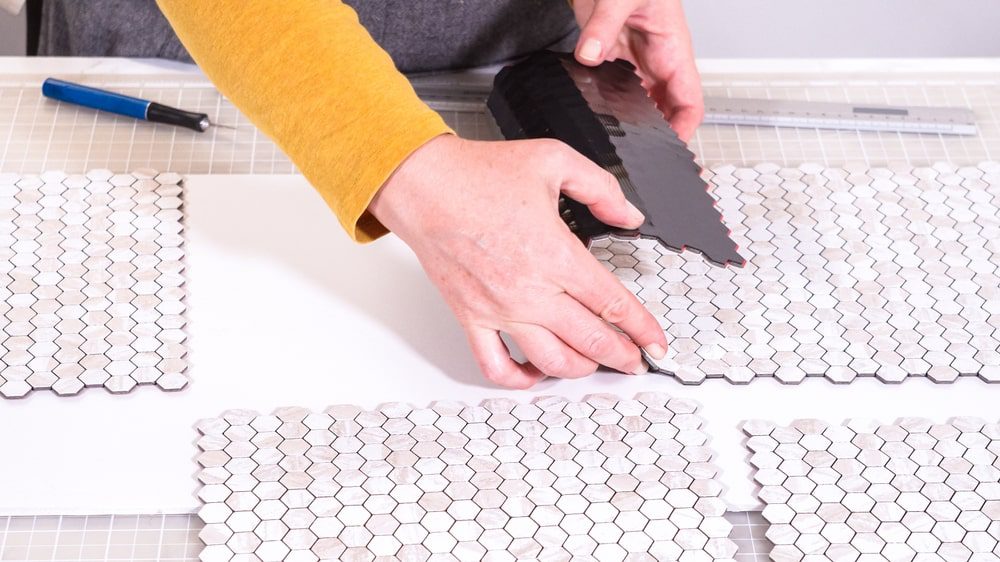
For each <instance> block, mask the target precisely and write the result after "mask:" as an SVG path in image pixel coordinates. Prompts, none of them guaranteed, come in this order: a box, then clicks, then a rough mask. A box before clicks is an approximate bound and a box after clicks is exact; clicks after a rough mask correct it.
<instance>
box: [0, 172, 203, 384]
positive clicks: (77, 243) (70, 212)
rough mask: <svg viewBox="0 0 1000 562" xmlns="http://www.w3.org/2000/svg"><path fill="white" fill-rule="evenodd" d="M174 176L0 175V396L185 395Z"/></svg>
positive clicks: (178, 215) (179, 190) (180, 243)
mask: <svg viewBox="0 0 1000 562" xmlns="http://www.w3.org/2000/svg"><path fill="white" fill-rule="evenodd" d="M181 205H182V187H181V177H180V176H178V175H177V174H169V173H164V174H156V173H155V172H144V171H139V172H134V173H130V174H113V173H111V172H109V171H106V170H95V171H92V172H89V173H87V174H86V175H65V174H62V173H58V172H47V173H44V174H41V175H13V174H4V175H0V294H2V295H3V298H2V299H0V397H5V398H16V397H22V396H25V395H27V394H28V393H29V392H31V391H35V390H43V389H44V390H51V391H53V392H55V393H57V394H60V395H68V394H76V393H78V392H80V390H82V389H83V388H85V387H96V386H103V387H104V388H106V389H107V390H109V391H111V392H128V391H129V390H131V389H132V388H134V387H135V386H136V385H138V384H155V385H156V386H158V387H160V388H162V389H164V390H176V389H180V388H183V387H184V386H185V385H186V384H187V382H188V379H187V377H186V376H185V374H184V371H185V367H186V362H185V359H184V356H185V353H186V348H185V345H184V340H185V333H184V331H183V328H184V324H185V320H184V316H183V312H184V307H185V305H184V302H183V299H184V287H183V285H184V277H183V275H182V271H183V269H184V265H183V257H184V249H183V236H182V230H183V226H182V221H181V218H182V214H181Z"/></svg>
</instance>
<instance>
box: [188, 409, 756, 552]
mask: <svg viewBox="0 0 1000 562" xmlns="http://www.w3.org/2000/svg"><path fill="white" fill-rule="evenodd" d="M702 424H703V421H702V420H701V418H700V417H698V415H697V414H696V406H695V405H694V404H693V403H691V402H688V401H684V400H677V399H672V398H670V397H668V396H665V395H662V394H656V393H643V394H639V395H637V396H636V397H635V398H634V399H621V398H618V397H615V396H610V395H592V396H588V397H586V398H584V399H583V400H582V401H578V402H571V401H568V400H566V399H563V398H556V397H543V398H538V399H536V400H534V401H533V402H531V403H530V404H527V403H518V402H514V401H511V400H507V399H494V400H487V401H485V402H483V403H482V404H481V405H479V406H468V405H465V404H461V403H454V402H435V403H432V404H431V405H430V406H428V407H426V408H414V407H411V406H409V405H404V404H398V403H395V404H386V405H383V406H381V407H379V408H378V409H376V410H370V411H365V410H362V409H359V408H356V407H353V406H334V407H331V408H329V409H327V410H325V411H324V412H311V411H309V410H304V409H299V408H284V409H279V410H277V411H275V412H274V413H273V414H272V415H260V414H258V413H256V412H251V411H229V412H226V413H224V414H223V415H222V416H221V417H220V418H217V419H210V420H204V421H202V422H200V423H199V424H198V430H199V431H200V432H201V433H202V437H201V438H200V439H199V440H198V447H199V448H200V450H201V451H200V453H199V454H198V457H197V460H198V463H199V464H200V465H201V471H200V472H199V474H198V479H199V480H200V482H201V483H202V485H203V486H202V487H201V489H200V491H199V492H198V496H199V497H200V498H201V499H202V500H203V501H204V502H205V505H204V506H203V508H202V509H201V511H200V512H199V515H200V517H201V518H202V519H203V520H204V521H205V523H206V525H205V528H204V530H203V531H202V532H201V538H202V540H203V541H204V542H205V545H206V546H205V550H204V551H203V552H202V554H201V559H202V560H203V561H204V562H215V561H228V560H241V559H248V558H247V557H248V556H249V557H250V558H252V559H255V560H256V559H260V560H288V561H290V562H291V561H303V560H319V559H323V560H373V559H376V558H377V559H379V560H401V561H409V560H421V561H422V560H476V561H478V560H484V561H498V560H524V559H536V560H537V559H541V560H601V561H610V560H626V559H628V560H679V561H682V562H689V561H700V560H705V561H710V560H732V559H733V557H734V555H735V553H736V544H735V543H734V542H733V541H731V540H730V539H729V534H730V531H731V529H732V525H731V524H730V523H729V522H728V521H727V520H726V519H725V518H724V514H725V505H724V502H723V501H722V500H721V498H720V497H719V495H720V493H721V491H722V487H721V485H720V484H719V483H718V481H717V480H715V476H716V472H717V469H716V468H715V467H714V466H713V465H712V464H711V461H712V452H711V451H710V449H709V448H708V446H707V443H708V438H707V437H706V435H705V433H704V432H703V431H702V429H701V428H702Z"/></svg>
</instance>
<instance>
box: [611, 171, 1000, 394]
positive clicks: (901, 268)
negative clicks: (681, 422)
mask: <svg viewBox="0 0 1000 562" xmlns="http://www.w3.org/2000/svg"><path fill="white" fill-rule="evenodd" d="M991 166H992V165H991ZM991 166H987V168H990V170H991V171H986V170H985V168H984V169H983V170H981V171H978V170H977V171H976V174H979V175H978V176H977V177H976V178H963V176H961V175H958V174H955V173H952V172H947V173H939V171H938V170H937V167H936V168H920V169H916V170H914V169H911V168H910V167H909V166H897V167H894V168H891V169H890V168H875V169H867V170H862V169H860V168H858V166H857V165H853V164H852V165H851V166H849V167H848V168H849V169H850V171H848V169H829V168H823V167H822V166H819V165H816V164H803V165H802V166H800V167H799V168H796V169H781V168H779V167H777V166H775V165H773V164H766V165H758V166H756V167H754V168H740V169H734V168H732V167H728V166H727V167H719V168H715V169H712V170H707V171H706V172H705V176H706V179H707V181H709V182H710V183H711V184H712V190H713V191H714V192H715V193H716V194H717V195H718V196H719V199H720V205H721V206H723V207H724V208H723V209H722V210H723V214H724V215H725V217H726V223H727V225H729V226H731V228H732V238H733V240H734V241H736V243H737V244H738V246H739V247H740V248H741V252H742V254H743V255H744V256H745V257H747V259H748V261H747V264H746V265H745V266H744V267H742V268H733V267H730V268H718V267H710V266H707V265H706V264H705V263H704V261H703V260H702V259H701V258H700V257H698V256H691V255H689V254H677V253H674V252H672V251H669V250H668V249H667V248H664V247H663V246H661V245H658V244H657V243H656V242H655V241H653V240H644V239H638V240H627V239H617V238H613V239H605V240H600V241H594V242H592V244H591V252H592V254H593V255H594V257H596V258H597V259H598V260H599V261H601V262H602V263H603V264H604V265H605V267H607V269H609V270H610V271H611V272H612V273H613V274H615V275H616V276H617V277H618V278H619V279H620V280H622V281H623V283H625V285H626V286H627V287H628V288H630V290H632V291H633V292H635V294H636V296H637V297H638V298H639V299H640V300H641V301H642V302H644V303H645V304H646V306H647V308H648V309H649V310H650V312H652V313H653V314H654V316H656V317H658V319H659V320H660V324H661V326H663V327H664V330H665V332H666V335H667V339H668V340H669V341H670V342H671V345H670V347H669V349H668V351H667V356H666V357H665V358H664V359H662V360H660V361H654V362H653V366H654V367H655V368H657V369H658V370H659V371H661V372H664V373H668V374H670V375H672V376H673V377H675V378H676V379H678V380H679V381H680V382H682V383H684V384H699V383H701V382H703V381H704V380H706V379H709V378H719V377H723V378H725V379H727V380H728V381H729V382H732V383H734V384H745V383H747V382H749V380H750V379H752V378H754V377H775V378H777V379H778V380H779V381H781V382H783V383H787V384H795V383H799V382H802V381H803V380H804V379H805V378H806V377H808V376H824V377H826V378H827V379H829V380H830V381H831V382H834V383H838V384H845V383H850V382H852V381H854V380H855V379H857V378H858V377H875V378H877V379H878V380H880V381H882V382H886V383H900V382H902V381H904V380H905V379H906V378H908V377H914V376H919V377H927V378H929V379H930V380H932V381H934V382H937V383H950V382H954V381H955V380H956V379H957V378H958V377H961V376H978V377H979V378H980V379H982V380H984V381H987V382H1000V305H998V304H997V303H1000V290H998V289H997V287H998V286H1000V246H997V244H996V243H995V240H996V237H997V228H996V217H997V216H1000V173H998V172H997V171H996V169H995V166H992V167H991ZM938 167H940V166H938ZM774 170H777V172H776V173H775V172H774ZM967 175H968V174H967Z"/></svg>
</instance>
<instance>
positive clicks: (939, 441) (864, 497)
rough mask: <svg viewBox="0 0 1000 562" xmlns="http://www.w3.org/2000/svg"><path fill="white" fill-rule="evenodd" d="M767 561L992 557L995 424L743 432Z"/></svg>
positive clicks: (749, 425)
mask: <svg viewBox="0 0 1000 562" xmlns="http://www.w3.org/2000/svg"><path fill="white" fill-rule="evenodd" d="M743 430H744V432H745V433H746V434H747V436H748V440H747V446H748V447H749V448H750V450H751V451H752V452H753V455H752V456H751V457H750V463H751V464H752V465H753V466H754V467H756V475H755V477H754V478H755V479H756V481H757V483H759V484H760V485H761V488H760V492H759V495H760V499H761V500H762V501H763V502H764V503H765V505H766V507H765V508H764V512H763V515H764V518H765V519H767V520H768V522H770V524H771V527H770V528H769V529H768V530H767V533H766V535H767V537H768V538H769V539H770V540H771V541H772V542H773V543H774V549H773V550H772V551H771V559H772V560H774V561H775V562H786V561H799V560H843V561H856V560H871V561H888V562H910V561H924V560H928V561H929V560H962V561H976V562H988V561H993V562H995V561H998V560H1000V546H998V542H997V541H998V540H1000V460H998V455H1000V424H997V423H992V422H985V421H983V420H981V419H974V418H956V419H953V420H951V421H949V422H948V423H940V424H935V423H932V422H930V421H928V420H925V419H919V418H907V419H901V420H898V421H897V422H896V423H894V424H885V425H880V424H879V423H877V422H874V421H871V420H851V421H849V422H847V423H846V424H845V425H828V424H826V423H824V422H821V421H818V420H798V421H795V422H793V423H792V424H791V425H790V426H779V425H775V424H774V423H771V422H767V421H749V422H746V423H745V424H744V426H743Z"/></svg>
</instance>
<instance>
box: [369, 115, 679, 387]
mask: <svg viewBox="0 0 1000 562" xmlns="http://www.w3.org/2000/svg"><path fill="white" fill-rule="evenodd" d="M560 192H562V193H565V194H566V195H568V196H570V197H572V198H573V199H575V200H577V201H579V202H581V203H584V204H586V205H587V206H588V208H589V209H590V211H591V212H592V213H593V214H594V216H596V217H597V218H599V219H600V220H602V221H604V222H605V223H607V224H610V225H614V226H619V227H622V228H629V229H631V228H636V227H638V226H639V225H640V224H641V223H642V221H643V216H642V214H641V213H640V212H639V211H638V210H637V209H636V208H635V207H633V206H632V205H631V204H630V203H628V201H626V199H625V197H624V195H622V191H621V187H620V186H619V184H618V182H617V180H616V179H615V178H614V176H612V175H611V174H609V173H607V172H605V171H604V170H603V169H601V168H600V167H599V166H597V165H596V164H594V163H593V162H591V161H590V160H588V159H587V158H586V157H584V156H582V155H581V154H579V153H578V152H576V151H574V150H573V149H571V148H569V147H568V146H566V145H565V144H563V143H561V142H559V141H555V140H549V139H539V140H524V141H507V142H480V141H469V140H464V139H461V138H458V137H455V136H452V135H443V136H439V137H437V138H435V139H433V140H431V141H430V142H428V143H427V144H425V145H424V146H422V147H421V148H419V149H418V150H417V151H416V152H415V153H413V154H412V155H411V156H410V157H409V158H408V159H407V160H406V161H405V162H404V163H403V164H401V165H400V166H399V168H397V169H396V172H395V173H394V174H393V175H392V177H390V178H389V180H388V181H387V182H386V183H385V185H383V187H382V189H381V190H380V191H379V193H378V194H377V195H376V197H375V199H374V200H373V201H372V203H371V205H370V206H369V207H368V209H369V211H370V212H371V213H373V214H374V215H375V217H376V218H378V219H379V220H380V221H381V222H382V224H384V225H385V226H386V227H388V228H389V229H390V230H392V231H393V232H394V233H396V235H397V236H399V237H400V238H402V239H403V241H404V242H406V243H407V244H408V245H409V246H410V248H412V249H413V251H414V253H416V255H417V257H418V258H419V260H420V263H421V265H422V266H423V268H424V270H425V271H426V272H427V275H428V276H429V277H430V279H431V281H432V282H433V283H434V284H435V285H436V286H437V287H438V289H439V290H440V291H441V293H442V295H444V298H445V300H446V301H447V302H448V304H449V306H451V309H452V310H453V311H454V313H455V316H456V317H457V318H458V321H459V322H460V323H461V325H462V327H463V328H464V330H465V333H466V336H468V339H469V344H470V345H471V347H472V352H473V354H474V355H475V356H476V359H477V361H478V363H479V366H480V368H481V369H482V371H483V373H484V374H485V375H486V377H487V378H488V379H490V380H491V381H493V382H495V383H497V384H500V385H503V386H508V387H513V388H527V387H530V386H531V385H533V384H534V383H535V382H537V381H538V380H540V379H542V378H543V377H545V376H552V377H560V378H575V377H582V376H585V375H588V374H590V373H592V372H594V371H595V370H596V368H597V366H598V365H599V364H600V365H606V366H608V367H611V368H613V369H617V370H619V371H622V372H626V373H635V374H639V373H642V372H645V371H646V366H645V365H644V363H643V360H642V357H641V354H640V352H639V348H638V347H636V344H638V345H639V346H642V347H644V348H645V349H646V351H647V353H649V354H650V355H651V356H653V357H654V358H656V359H660V358H662V357H663V355H664V354H665V353H666V345H667V341H666V337H665V336H664V334H663V330H662V329H661V328H660V326H659V324H657V322H656V320H655V319H654V318H653V316H652V315H651V314H650V313H649V312H648V311H647V310H646V309H645V308H644V307H643V306H642V304H640V303H639V301H638V299H636V297H635V296H634V295H632V293H630V292H629V291H628V290H627V289H625V287H624V286H622V284H621V283H620V282H619V281H618V280H617V279H616V278H615V276H614V275H612V274H611V273H610V272H609V271H608V270H607V269H605V268H604V267H603V266H601V264H600V263H598V262H597V260H596V259H594V257H593V256H592V255H591V254H590V252H588V251H587V249H586V248H585V247H584V246H583V244H581V243H580V241H579V240H578V239H577V238H576V237H575V236H574V235H573V234H572V233H571V232H570V230H569V228H567V227H566V225H565V223H564V222H563V221H562V219H561V218H560V217H559V210H558V198H559V193H560ZM611 325H614V326H617V327H618V328H620V329H621V330H622V331H623V332H624V333H625V334H627V335H628V336H629V337H626V336H625V335H623V334H621V333H619V332H618V331H616V330H615V329H613V328H612V326H611ZM501 333H506V334H508V335H509V336H510V337H511V338H513V340H514V342H516V343H517V345H518V346H519V347H520V348H521V350H522V351H523V352H524V354H525V356H526V357H527V359H528V363H526V364H519V363H517V362H516V361H514V360H513V359H512V358H511V357H510V352H509V350H508V349H507V347H506V345H505V344H504V342H503V340H501V339H500V334H501ZM629 338H631V340H630V339H629ZM633 342H635V343H633Z"/></svg>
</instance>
